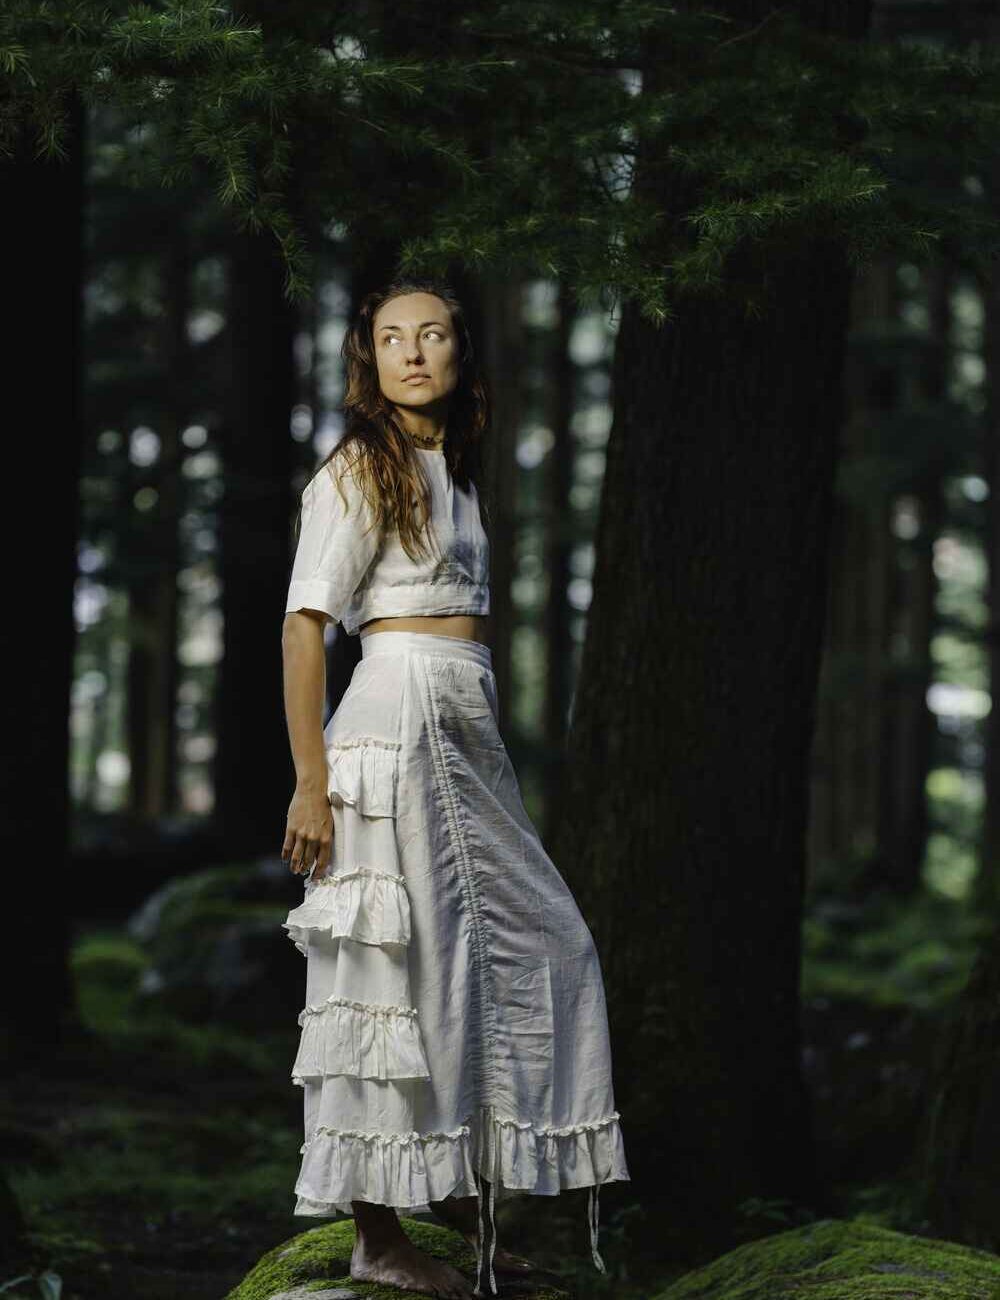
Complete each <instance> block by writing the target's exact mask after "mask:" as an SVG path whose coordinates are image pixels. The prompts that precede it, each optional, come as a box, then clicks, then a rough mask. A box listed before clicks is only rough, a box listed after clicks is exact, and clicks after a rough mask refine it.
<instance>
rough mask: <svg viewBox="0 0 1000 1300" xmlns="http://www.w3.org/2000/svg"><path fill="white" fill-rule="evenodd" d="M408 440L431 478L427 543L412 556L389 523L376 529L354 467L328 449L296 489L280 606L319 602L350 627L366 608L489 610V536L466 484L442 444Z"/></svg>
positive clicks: (383, 614)
mask: <svg viewBox="0 0 1000 1300" xmlns="http://www.w3.org/2000/svg"><path fill="white" fill-rule="evenodd" d="M414 450H415V452H416V454H417V455H418V456H419V457H420V459H421V461H422V463H423V465H424V468H425V470H426V471H427V477H428V479H429V480H430V485H431V493H432V508H431V519H430V522H431V529H430V531H429V535H428V542H429V545H430V548H431V552H432V553H431V554H429V555H427V556H421V557H420V558H419V559H417V560H412V559H411V558H410V557H409V556H408V555H407V553H406V551H405V550H404V549H403V546H402V544H401V542H400V540H399V534H398V532H397V531H396V529H394V528H393V529H389V530H388V531H387V533H386V534H385V536H384V537H382V538H380V537H379V535H378V530H377V529H376V528H375V527H374V526H373V515H372V512H371V509H370V507H369V506H368V503H367V502H366V501H365V499H364V494H363V492H362V490H361V487H360V485H359V484H358V483H357V482H356V480H355V477H354V473H353V471H352V470H351V469H349V468H347V466H346V464H345V461H344V460H343V458H342V457H338V456H337V455H334V456H333V457H332V458H331V459H330V460H329V461H328V462H327V463H326V464H325V465H324V466H323V467H322V468H321V469H320V471H319V473H318V474H316V475H315V476H314V477H313V478H312V479H311V480H310V482H309V483H307V484H306V486H305V489H304V491H303V493H302V515H301V520H300V525H299V539H298V545H297V547H296V551H295V559H294V562H293V564H292V573H291V580H290V582H289V587H288V599H287V601H286V603H285V612H286V613H290V612H291V611H293V610H299V609H318V610H322V611H323V612H324V613H326V614H328V615H329V616H330V618H331V619H333V620H334V621H335V622H338V623H341V624H343V627H344V630H345V631H346V632H348V633H350V634H352V635H353V634H354V633H356V632H357V630H358V628H359V627H360V626H361V624H362V623H366V622H367V621H368V620H369V619H372V618H390V617H394V616H402V615H406V614H488V613H489V612H490V585H489V568H490V555H489V541H488V539H487V536H486V531H485V529H484V528H483V524H482V519H481V517H480V513H479V494H478V493H477V491H476V487H475V484H474V483H470V484H469V488H468V490H467V491H466V490H465V489H463V488H461V487H459V486H458V485H457V484H455V483H454V482H453V481H452V477H451V473H450V471H449V469H448V462H447V460H446V458H445V454H444V452H443V451H431V450H427V449H424V448H414ZM335 475H337V476H338V477H339V482H340V487H341V488H342V489H343V493H344V497H346V498H347V505H346V507H345V505H344V500H343V498H342V497H341V495H340V491H339V490H338V486H337V483H336V482H335V481H334V476H335Z"/></svg>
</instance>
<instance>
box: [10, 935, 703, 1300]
mask: <svg viewBox="0 0 1000 1300" xmlns="http://www.w3.org/2000/svg"><path fill="white" fill-rule="evenodd" d="M127 943H128V941H127V940H126V939H125V938H124V937H123V935H120V934H111V933H106V934H103V935H93V936H90V937H89V938H87V939H86V940H84V942H83V947H84V948H86V950H87V955H86V959H85V960H81V961H78V962H76V963H75V966H76V969H77V972H78V994H79V1001H80V1007H81V1012H82V1014H83V1018H84V1022H85V1028H86V1030H87V1037H86V1039H84V1040H82V1041H81V1042H79V1043H76V1044H73V1045H71V1046H69V1047H68V1048H66V1049H64V1050H62V1051H61V1052H60V1054H59V1071H58V1076H55V1075H54V1073H53V1072H52V1071H50V1070H43V1069H38V1068H34V1069H33V1068H30V1067H26V1068H22V1069H21V1070H20V1071H19V1072H18V1073H17V1074H16V1075H14V1076H13V1077H8V1080H7V1081H6V1085H5V1089H4V1097H3V1103H2V1110H0V1128H2V1131H3V1135H4V1138H5V1139H6V1140H7V1145H8V1146H9V1147H10V1146H12V1147H13V1148H14V1150H15V1162H14V1176H13V1177H12V1180H11V1181H12V1184H13V1188H14V1191H15V1194H16V1196H17V1198H18V1201H19V1203H20V1205H21V1207H22V1210H23V1211H24V1213H25V1215H26V1218H27V1221H28V1225H29V1229H30V1231H31V1238H32V1242H33V1245H34V1247H35V1249H36V1253H37V1263H36V1266H35V1270H34V1271H35V1272H36V1273H38V1272H41V1271H42V1269H43V1268H48V1269H51V1270H52V1271H53V1272H54V1273H56V1274H58V1275H59V1277H60V1278H61V1279H62V1294H61V1300H136V1297H142V1300H180V1298H181V1297H183V1300H223V1298H224V1297H225V1296H226V1295H227V1294H228V1292H229V1291H230V1290H231V1289H232V1288H233V1287H234V1286H235V1285H236V1284H237V1283H238V1282H240V1281H241V1280H242V1278H243V1277H244V1276H245V1274H246V1273H247V1272H248V1271H249V1270H250V1269H251V1268H252V1267H253V1266H254V1265H255V1264H256V1263H257V1261H258V1259H259V1258H260V1257H261V1256H262V1255H263V1254H264V1253H265V1252H266V1251H268V1250H270V1249H271V1248H272V1247H273V1246H275V1245H277V1244H279V1243H280V1242H284V1241H286V1240H288V1239H290V1238H292V1237H294V1236H296V1235H298V1234H299V1233H302V1232H305V1231H307V1230H309V1229H311V1228H314V1227H316V1226H317V1225H318V1224H319V1223H320V1222H327V1220H321V1221H320V1220H317V1221H311V1220H306V1219H301V1218H296V1217H294V1216H293V1215H292V1213H291V1205H292V1203H293V1201H294V1197H293V1194H292V1192H291V1188H292V1186H293V1184H294V1181H295V1177H296V1174H297V1172H298V1165H299V1160H300V1155H299V1147H300V1145H301V1142H302V1094H301V1091H300V1090H299V1089H298V1088H295V1087H294V1086H293V1085H292V1083H291V1080H290V1078H289V1077H288V1075H289V1063H290V1062H291V1060H292V1059H293V1057H294V1053H295V1046H296V1041H297V1035H298V1028H297V1026H295V1025H294V1024H293V1025H292V1028H291V1030H290V1031H289V1030H285V1031H283V1032H281V1033H280V1034H278V1033H274V1034H270V1035H268V1034H266V1033H259V1032H258V1033H254V1034H250V1033H241V1032H238V1031H234V1030H233V1029H232V1028H231V1027H230V1026H222V1025H218V1024H208V1025H201V1026H192V1025H191V1024H186V1023H182V1022H181V1021H179V1020H177V1019H173V1018H171V1017H168V1016H164V1015H162V1014H159V1015H143V1016H137V1015H135V1013H134V1007H133V1004H132V1000H131V998H130V996H129V992H128V988H127V981H126V980H125V978H124V970H125V967H126V966H127V965H128V963H127V962H126V963H124V964H123V963H122V962H121V961H119V960H117V959H115V960H109V961H106V962H105V961H94V960H92V958H93V957H94V951H95V945H96V946H97V947H99V948H103V949H104V950H106V951H107V953H108V954H110V955H111V956H113V957H114V956H115V955H117V958H120V957H121V956H122V955H123V951H124V946H125V945H127ZM88 945H89V947H88ZM79 951H80V950H79V949H78V953H79ZM83 971H86V972H87V974H86V976H85V978H84V979H83V980H82V981H81V980H80V973H81V972H83ZM609 1192H610V1193H612V1195H608V1193H609ZM614 1193H618V1195H617V1196H615V1195H614ZM586 1198H587V1193H586V1190H577V1191H570V1192H566V1193H564V1194H563V1195H561V1196H559V1197H544V1198H541V1197H516V1198H511V1200H510V1201H509V1202H501V1203H500V1204H499V1205H498V1206H497V1209H496V1218H497V1225H498V1235H499V1238H500V1240H501V1241H506V1242H507V1243H508V1244H509V1245H510V1246H511V1248H512V1249H516V1250H518V1251H521V1252H523V1253H525V1254H528V1255H530V1256H532V1257H533V1258H536V1259H537V1260H538V1261H539V1263H540V1264H541V1265H542V1266H543V1267H545V1268H551V1269H553V1270H554V1271H556V1272H558V1273H559V1274H560V1275H561V1276H562V1277H563V1278H564V1279H565V1282H566V1286H567V1289H570V1290H571V1294H573V1295H574V1296H577V1295H579V1296H580V1297H590V1296H593V1297H595V1298H598V1300H600V1298H606V1297H611V1296H614V1297H615V1298H616V1300H619V1298H620V1300H640V1297H646V1296H648V1295H650V1294H652V1293H654V1292H655V1291H656V1290H659V1289H660V1288H661V1287H662V1286H664V1285H666V1284H667V1282H668V1281H670V1275H669V1274H668V1275H666V1276H665V1275H664V1267H663V1265H662V1263H661V1264H659V1265H657V1264H656V1263H655V1261H650V1262H649V1263H647V1264H646V1265H642V1264H641V1263H640V1262H638V1261H637V1260H636V1259H635V1258H634V1256H633V1254H632V1253H631V1252H630V1251H629V1248H628V1242H627V1240H626V1237H627V1227H626V1225H627V1222H628V1220H629V1209H630V1202H629V1196H628V1191H627V1189H626V1188H625V1187H624V1185H623V1186H622V1187H617V1186H615V1187H609V1188H607V1189H605V1192H604V1195H603V1196H602V1198H601V1202H602V1203H601V1237H600V1244H601V1253H602V1256H603V1258H604V1260H605V1263H606V1265H607V1267H608V1275H607V1277H602V1276H601V1275H600V1274H599V1273H597V1271H596V1269H595V1268H594V1265H593V1263H592V1261H591V1259H590V1242H589V1236H588V1232H587V1207H586ZM540 1203H541V1204H540ZM681 1271H682V1270H681ZM654 1274H655V1276H654ZM9 1280H10V1279H9V1278H6V1277H0V1289H2V1288H3V1285H4V1283H5V1282H7V1281H9ZM11 1294H13V1295H16V1296H17V1297H18V1298H19V1300H20V1297H22V1296H23V1297H25V1300H29V1298H30V1300H38V1298H40V1297H41V1295H42V1294H43V1293H42V1291H41V1289H40V1288H37V1287H36V1284H35V1283H34V1282H33V1283H31V1285H30V1288H27V1287H26V1284H22V1286H19V1287H17V1288H15V1289H14V1290H13V1292H6V1291H5V1292H4V1298H5V1300H6V1297H7V1296H8V1295H11Z"/></svg>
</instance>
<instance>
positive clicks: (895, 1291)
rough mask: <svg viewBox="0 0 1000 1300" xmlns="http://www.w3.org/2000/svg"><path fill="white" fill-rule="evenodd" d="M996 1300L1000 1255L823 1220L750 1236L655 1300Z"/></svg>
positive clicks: (865, 1225)
mask: <svg viewBox="0 0 1000 1300" xmlns="http://www.w3.org/2000/svg"><path fill="white" fill-rule="evenodd" d="M781 1296H806V1297H808V1300H892V1298H901V1297H907V1300H996V1298H997V1297H1000V1257H998V1256H996V1255H993V1254H991V1253H990V1252H989V1251H985V1250H977V1249H975V1248H974V1247H971V1246H963V1245H960V1244H959V1243H957V1242H952V1241H941V1240H938V1239H936V1238H933V1237H911V1236H907V1235H906V1234H905V1233H902V1232H894V1231H892V1230H891V1229H889V1228H879V1227H876V1226H875V1225H874V1224H870V1223H862V1222H858V1221H849V1220H842V1219H821V1220H819V1221H818V1222H816V1223H809V1224H806V1225H805V1226H803V1227H801V1228H793V1229H792V1230H791V1231H789V1232H781V1233H777V1234H775V1235H774V1236H771V1237H764V1238H762V1239H761V1240H759V1241H750V1242H747V1243H746V1244H745V1245H743V1246H739V1247H737V1249H736V1250H731V1251H729V1252H728V1253H727V1254H725V1255H722V1256H720V1258H719V1259H716V1260H713V1261H712V1263H711V1264H706V1265H705V1267H704V1268H699V1269H695V1270H694V1271H693V1272H691V1273H686V1274H685V1275H684V1276H683V1277H682V1278H679V1279H678V1280H677V1281H676V1282H674V1283H673V1284H672V1285H671V1286H669V1287H667V1289H666V1290H665V1291H662V1292H660V1294H659V1295H658V1296H657V1297H655V1300H778V1297H781Z"/></svg>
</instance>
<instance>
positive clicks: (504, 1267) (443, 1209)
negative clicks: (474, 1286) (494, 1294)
mask: <svg viewBox="0 0 1000 1300" xmlns="http://www.w3.org/2000/svg"><path fill="white" fill-rule="evenodd" d="M428 1204H429V1205H430V1208H431V1209H432V1210H433V1211H434V1213H435V1214H436V1215H437V1217H438V1218H439V1219H441V1220H442V1221H443V1222H444V1223H446V1224H447V1225H448V1227H449V1228H454V1230H455V1231H456V1232H460V1233H461V1234H462V1236H463V1237H464V1238H465V1240H466V1241H467V1242H468V1243H469V1245H470V1246H471V1247H472V1248H473V1250H475V1247H476V1240H477V1236H478V1231H477V1229H478V1202H477V1201H476V1198H475V1197H474V1196H458V1197H455V1196H449V1197H448V1198H447V1199H446V1200H444V1201H428ZM486 1231H487V1232H489V1227H488V1225H487V1228H486ZM486 1245H487V1246H489V1241H488V1240H487V1242H486ZM537 1268H538V1265H537V1264H536V1263H534V1261H533V1260H530V1259H525V1257H524V1256H523V1255H514V1254H512V1253H511V1251H509V1250H504V1248H503V1246H496V1247H495V1248H494V1251H493V1271H494V1273H507V1274H510V1275H512V1276H517V1275H519V1274H522V1273H533V1272H534V1271H535V1270H536V1269H537Z"/></svg>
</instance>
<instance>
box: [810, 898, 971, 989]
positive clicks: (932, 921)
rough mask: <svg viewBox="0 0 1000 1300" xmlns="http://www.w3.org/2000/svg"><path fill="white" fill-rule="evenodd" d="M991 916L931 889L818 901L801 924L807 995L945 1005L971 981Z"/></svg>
mask: <svg viewBox="0 0 1000 1300" xmlns="http://www.w3.org/2000/svg"><path fill="white" fill-rule="evenodd" d="M989 925H990V923H989V920H988V918H985V917H981V916H979V915H977V914H976V913H975V912H974V911H973V910H972V909H971V908H970V907H969V906H968V905H967V904H966V903H964V902H957V901H955V900H953V899H947V898H944V897H942V896H940V895H938V894H935V893H933V892H932V891H930V890H926V891H922V892H921V893H919V894H917V895H915V896H914V897H913V898H906V899H900V898H895V897H893V896H892V895H884V896H882V895H880V896H876V897H872V898H871V899H870V900H868V901H867V902H866V903H865V904H864V905H863V906H859V907H857V908H847V907H845V906H844V905H843V904H836V903H832V902H831V903H829V904H827V903H824V902H822V901H818V902H814V903H813V905H812V906H811V907H810V908H809V910H808V912H807V915H806V917H805V920H804V922H803V930H802V934H803V972H802V989H801V992H802V997H803V999H804V1000H809V999H812V998H818V997H830V998H835V999H836V998H851V999H861V1000H863V1001H865V1002H868V1003H869V1004H870V1005H872V1006H883V1007H891V1006H910V1007H914V1008H917V1009H920V1010H933V1009H935V1008H945V1007H947V1006H948V1005H949V1004H950V1003H952V1002H953V1000H954V998H955V997H956V995H957V994H958V993H959V992H960V991H961V989H962V988H963V987H964V985H965V982H966V980H967V979H968V975H969V971H970V969H971V967H972V963H973V962H974V961H975V958H976V954H977V952H978V950H979V946H980V943H981V941H982V939H983V938H984V937H985V935H986V934H987V933H988V932H989Z"/></svg>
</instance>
